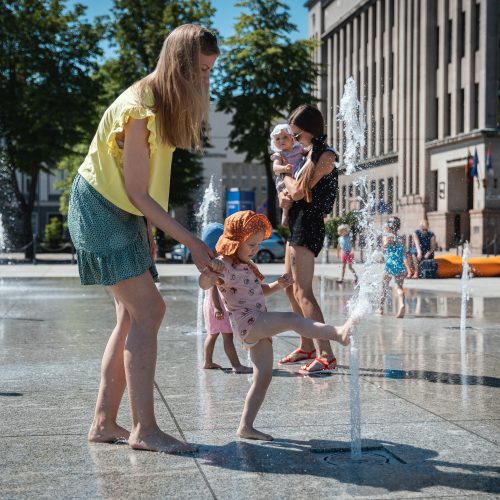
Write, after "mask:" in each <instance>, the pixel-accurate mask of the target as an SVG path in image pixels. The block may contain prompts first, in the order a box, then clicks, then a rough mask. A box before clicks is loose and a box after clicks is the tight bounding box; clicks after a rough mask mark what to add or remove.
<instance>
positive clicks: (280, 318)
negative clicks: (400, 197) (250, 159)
mask: <svg viewBox="0 0 500 500" xmlns="http://www.w3.org/2000/svg"><path fill="white" fill-rule="evenodd" d="M271 231H272V227H271V223H270V222H269V220H268V219H267V217H266V216H265V215H263V214H257V213H255V212H253V211H252V210H245V211H242V212H236V213H234V214H232V215H231V216H229V217H228V218H227V219H226V221H225V223H224V233H223V234H222V236H221V237H220V238H219V241H218V242H217V245H216V247H215V249H216V251H217V253H218V254H219V257H218V258H216V259H214V260H213V261H212V262H211V264H210V269H207V270H205V271H204V272H202V274H201V275H200V279H199V284H200V287H201V288H203V289H205V290H206V289H208V288H210V287H211V286H213V285H214V284H216V285H217V288H218V289H219V292H220V293H221V295H222V299H223V302H224V305H225V306H226V309H227V311H228V312H229V318H230V321H231V325H232V327H233V333H234V335H235V337H236V338H238V339H239V340H240V342H241V344H242V346H243V347H244V348H245V349H249V350H250V359H251V360H252V364H253V382H252V386H251V387H250V390H249V391H248V394H247V397H246V399H245V406H244V409H243V414H242V416H241V421H240V426H239V429H238V432H237V435H238V436H239V437H242V438H247V439H261V440H264V441H271V440H272V439H273V438H272V436H270V435H269V434H265V433H264V432H261V431H258V430H257V429H255V428H254V421H255V417H256V416H257V412H258V411H259V409H260V407H261V405H262V403H263V401H264V398H265V396H266V392H267V389H268V387H269V384H270V383H271V378H272V369H273V348H272V342H271V337H273V336H274V335H277V334H278V333H282V332H286V331H290V330H292V331H295V332H297V333H299V334H300V335H302V336H304V337H309V338H318V339H324V340H335V341H337V342H339V343H340V344H342V345H344V346H346V345H348V344H349V341H350V336H351V329H352V324H353V322H352V321H351V320H348V321H347V322H346V323H345V324H344V325H342V326H338V327H335V326H331V325H325V324H324V323H319V322H317V321H313V320H311V319H309V318H304V317H303V316H300V315H298V314H295V313H292V312H268V311H267V308H266V303H265V296H267V295H271V294H273V293H275V292H277V291H279V290H281V289H284V288H287V287H288V286H291V285H292V284H293V279H292V278H291V276H290V275H289V274H283V275H282V276H281V277H280V278H278V280H276V281H274V282H272V283H264V276H263V275H262V274H261V273H260V271H259V270H258V269H257V266H256V265H255V264H254V263H253V262H252V260H251V259H252V257H254V256H255V255H256V254H257V252H258V250H259V245H260V243H261V242H262V241H263V240H264V239H267V238H269V236H271ZM216 273H217V274H218V275H219V277H218V278H217V277H216V276H215V274H216Z"/></svg>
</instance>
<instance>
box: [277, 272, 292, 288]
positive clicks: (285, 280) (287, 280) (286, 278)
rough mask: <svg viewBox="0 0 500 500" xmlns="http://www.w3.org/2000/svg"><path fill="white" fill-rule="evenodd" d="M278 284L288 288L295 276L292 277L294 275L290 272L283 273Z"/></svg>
mask: <svg viewBox="0 0 500 500" xmlns="http://www.w3.org/2000/svg"><path fill="white" fill-rule="evenodd" d="M278 285H279V286H280V287H281V288H288V287H289V286H290V285H293V278H292V276H291V275H290V274H288V273H285V274H282V275H281V276H280V277H279V278H278Z"/></svg>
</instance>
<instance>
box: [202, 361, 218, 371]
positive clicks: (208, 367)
mask: <svg viewBox="0 0 500 500" xmlns="http://www.w3.org/2000/svg"><path fill="white" fill-rule="evenodd" d="M203 368H204V369H205V370H220V369H221V368H222V366H221V365H218V364H217V363H205V364H204V365H203Z"/></svg>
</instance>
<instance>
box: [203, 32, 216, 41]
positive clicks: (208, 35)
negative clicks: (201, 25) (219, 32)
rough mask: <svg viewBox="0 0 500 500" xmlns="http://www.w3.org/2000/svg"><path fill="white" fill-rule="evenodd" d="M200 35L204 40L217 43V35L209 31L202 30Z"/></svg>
mask: <svg viewBox="0 0 500 500" xmlns="http://www.w3.org/2000/svg"><path fill="white" fill-rule="evenodd" d="M202 37H203V38H204V40H205V41H206V42H209V43H214V44H217V37H216V36H215V34H214V33H212V32H211V31H208V30H206V31H204V32H203V34H202Z"/></svg>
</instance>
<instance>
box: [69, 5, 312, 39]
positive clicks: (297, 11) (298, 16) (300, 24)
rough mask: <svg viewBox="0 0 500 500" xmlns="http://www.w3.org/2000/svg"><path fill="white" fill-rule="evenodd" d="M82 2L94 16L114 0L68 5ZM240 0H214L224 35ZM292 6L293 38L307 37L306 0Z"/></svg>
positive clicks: (228, 32)
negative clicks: (235, 0) (294, 27)
mask: <svg viewBox="0 0 500 500" xmlns="http://www.w3.org/2000/svg"><path fill="white" fill-rule="evenodd" d="M75 3H81V4H83V5H86V6H87V16H88V17H89V18H93V17H95V16H100V15H104V14H108V13H109V11H110V9H111V6H112V4H113V2H112V0H79V1H78V0H68V2H67V5H68V6H71V5H73V4H75ZM236 3H238V2H232V1H228V0H212V5H213V6H214V7H215V8H216V9H217V12H216V13H215V18H214V26H215V28H217V29H218V30H219V32H220V33H221V35H222V36H224V37H227V36H229V35H231V34H232V29H233V25H234V18H235V17H237V16H238V11H239V9H237V8H236V7H235V6H234V5H235V4H236ZM285 3H287V5H288V6H289V8H290V20H291V21H292V23H294V24H295V25H296V26H297V28H298V31H296V32H295V33H291V37H292V38H293V39H296V38H307V9H306V8H305V7H304V3H305V0H288V2H285Z"/></svg>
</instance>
